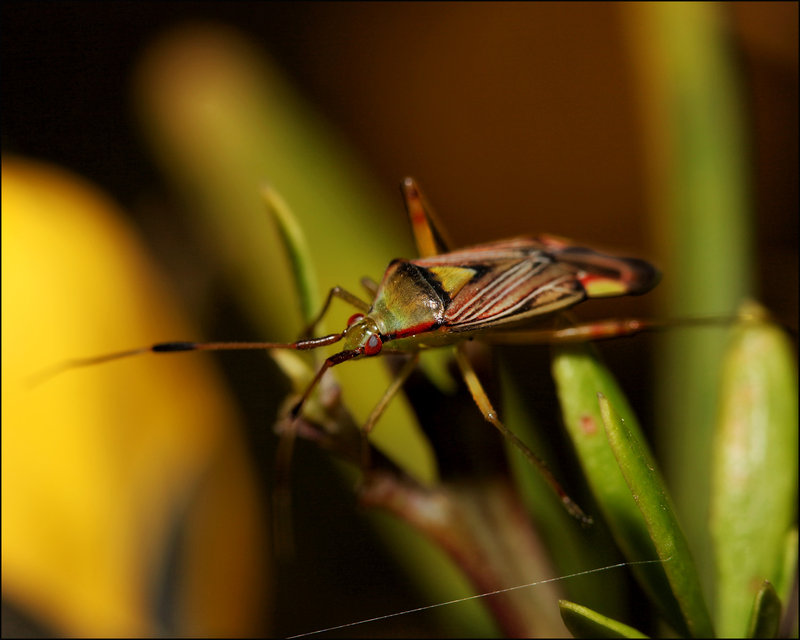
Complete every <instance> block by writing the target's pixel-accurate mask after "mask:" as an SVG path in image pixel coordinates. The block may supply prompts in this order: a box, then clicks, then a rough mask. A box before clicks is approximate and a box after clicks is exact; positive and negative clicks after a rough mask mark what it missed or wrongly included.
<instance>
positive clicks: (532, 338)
mask: <svg viewBox="0 0 800 640" xmlns="http://www.w3.org/2000/svg"><path fill="white" fill-rule="evenodd" d="M733 319H735V318H731V317H730V316H709V317H706V318H681V319H674V320H669V319H666V320H652V319H644V318H615V319H610V320H599V321H597V322H586V323H581V324H576V325H573V326H571V327H564V328H563V329H534V330H531V331H525V330H522V331H497V332H495V333H486V334H484V335H482V336H481V340H482V341H483V342H488V343H491V344H553V343H569V342H587V341H590V340H603V339H606V338H620V337H623V336H632V335H635V334H637V333H641V332H642V331H660V330H664V329H668V328H670V327H683V326H720V325H727V324H729V323H730V322H731V320H733Z"/></svg>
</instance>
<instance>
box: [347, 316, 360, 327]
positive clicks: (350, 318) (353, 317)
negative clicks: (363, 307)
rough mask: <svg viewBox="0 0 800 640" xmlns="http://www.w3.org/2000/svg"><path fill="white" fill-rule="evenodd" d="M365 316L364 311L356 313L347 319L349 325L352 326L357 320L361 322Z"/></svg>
mask: <svg viewBox="0 0 800 640" xmlns="http://www.w3.org/2000/svg"><path fill="white" fill-rule="evenodd" d="M363 317H364V314H363V313H354V314H353V315H352V316H350V317H349V318H348V319H347V326H348V327H352V326H353V325H354V324H355V323H356V322H359V321H360V320H361V319H362V318H363Z"/></svg>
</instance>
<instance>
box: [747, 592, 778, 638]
mask: <svg viewBox="0 0 800 640" xmlns="http://www.w3.org/2000/svg"><path fill="white" fill-rule="evenodd" d="M781 608H782V607H781V601H780V598H778V594H777V593H775V587H773V586H772V583H771V582H770V581H769V580H764V582H763V583H762V585H761V588H760V589H759V590H758V593H757V594H756V599H755V601H754V602H753V610H752V611H751V612H750V623H749V624H748V625H747V637H748V638H775V637H777V635H778V627H779V626H780V623H781Z"/></svg>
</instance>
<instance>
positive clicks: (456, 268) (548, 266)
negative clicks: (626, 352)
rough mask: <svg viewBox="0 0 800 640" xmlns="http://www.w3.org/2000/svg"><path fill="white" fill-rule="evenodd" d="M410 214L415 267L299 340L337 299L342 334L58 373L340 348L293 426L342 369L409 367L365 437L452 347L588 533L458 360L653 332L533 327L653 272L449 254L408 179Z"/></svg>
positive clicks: (568, 248)
mask: <svg viewBox="0 0 800 640" xmlns="http://www.w3.org/2000/svg"><path fill="white" fill-rule="evenodd" d="M402 190H403V194H404V198H405V204H406V208H407V211H408V214H409V218H410V222H411V227H412V231H413V235H414V239H415V242H416V245H417V249H418V252H419V254H420V257H419V258H417V259H414V260H401V259H398V260H394V261H392V262H391V263H390V264H389V266H388V267H387V269H386V272H385V273H384V275H383V278H382V280H381V282H380V284H378V285H377V286H375V285H371V286H369V287H368V288H369V289H370V290H371V292H372V294H373V299H372V302H371V303H367V302H364V301H363V300H362V299H361V298H359V297H358V296H357V295H355V294H353V293H350V292H349V291H347V290H345V289H343V288H341V287H335V288H333V289H331V290H330V292H329V293H328V296H327V299H326V301H325V304H324V305H323V308H322V310H321V311H320V313H319V314H318V316H317V318H316V319H315V320H314V322H312V324H311V326H310V327H309V328H308V329H307V330H306V331H305V332H304V335H305V336H308V335H310V334H311V332H312V331H313V329H314V327H315V325H316V324H317V323H318V322H319V321H320V320H321V319H322V317H323V316H324V315H325V314H326V312H327V310H328V308H329V306H330V303H331V301H332V300H333V298H334V297H338V298H340V299H342V300H344V301H345V302H347V303H348V304H350V305H352V306H353V307H355V308H356V309H357V310H358V312H357V313H355V314H353V315H352V316H351V317H350V319H349V321H348V323H347V326H346V327H345V328H344V330H342V331H341V332H339V333H333V334H330V335H327V336H322V337H303V338H301V339H299V340H297V341H295V342H291V343H275V342H165V343H158V344H154V345H151V346H149V347H143V348H140V349H133V350H128V351H123V352H117V353H112V354H107V355H104V356H99V357H94V358H87V359H82V360H73V361H70V362H68V363H66V364H65V365H62V367H60V368H59V369H63V368H69V367H74V366H84V365H91V364H98V363H101V362H106V361H109V360H114V359H118V358H123V357H127V356H132V355H136V354H140V353H144V352H148V351H150V352H154V353H167V352H176V351H229V350H247V349H292V350H308V349H315V348H317V347H322V346H327V345H332V344H336V343H341V344H342V345H343V346H342V349H341V350H340V351H338V352H337V353H335V354H333V355H331V356H329V357H328V358H327V359H325V361H324V363H323V364H322V366H321V367H320V368H319V370H318V371H317V373H316V375H315V376H314V378H313V380H312V381H311V383H310V384H309V385H308V386H307V387H306V389H305V391H304V392H303V394H302V396H301V398H300V400H299V401H298V402H297V404H296V405H295V406H294V407H293V408H292V410H291V416H292V417H293V418H296V417H297V416H299V415H300V413H301V411H302V409H303V406H304V404H305V403H306V401H307V400H308V398H309V396H310V395H311V393H312V391H313V390H314V389H315V387H316V386H317V384H318V383H319V381H320V379H321V378H322V376H323V375H324V374H325V372H326V371H327V370H328V369H330V368H331V367H333V366H336V365H339V364H341V363H343V362H346V361H348V360H356V359H360V358H368V357H373V356H377V355H379V354H402V355H405V356H406V357H407V360H406V362H405V364H404V365H403V366H402V367H401V369H400V371H399V373H398V374H397V376H396V378H395V381H394V382H393V383H392V384H391V385H390V387H389V388H388V389H387V391H386V392H385V393H384V395H383V397H382V398H381V400H380V401H379V402H378V404H377V406H376V407H375V408H374V410H373V411H372V413H371V414H370V416H369V417H368V419H367V421H366V423H365V424H364V426H363V431H364V432H365V433H368V432H369V431H370V430H371V429H372V428H373V427H374V426H375V424H376V422H377V420H378V419H379V417H380V415H381V414H382V412H383V411H384V409H385V408H386V406H387V405H388V403H389V401H390V400H391V398H392V397H393V396H394V395H395V394H396V393H397V391H398V390H399V389H400V387H401V386H402V384H403V382H404V381H405V380H406V379H407V378H408V377H409V376H410V374H411V373H412V371H413V370H414V368H415V366H416V363H417V360H418V356H419V353H420V352H421V351H424V350H427V349H432V348H437V347H442V346H447V345H454V346H455V356H456V362H457V364H458V367H459V369H460V371H461V374H462V376H463V378H464V381H465V382H466V385H467V387H468V389H469V391H470V393H471V395H472V397H473V399H474V401H475V403H476V404H477V405H478V408H479V410H480V411H481V413H482V415H483V417H484V419H485V420H486V421H487V422H489V423H491V424H492V425H493V426H494V427H496V428H497V429H498V430H499V431H500V432H501V433H502V434H503V435H504V436H505V437H506V438H507V439H509V440H510V441H511V442H512V444H513V445H514V446H515V447H516V448H517V449H519V450H520V451H521V452H522V453H523V454H524V455H525V457H526V458H527V460H528V461H529V462H530V463H531V464H533V465H534V466H535V467H536V468H537V469H538V470H539V472H540V473H541V474H542V475H543V477H544V479H545V480H546V481H547V482H548V483H549V485H550V486H551V487H552V489H553V490H554V491H555V492H556V494H557V495H558V496H559V498H560V499H561V501H562V503H563V504H564V506H565V508H566V509H567V511H568V512H569V513H570V514H572V515H573V516H574V517H576V518H577V519H579V520H581V521H582V522H584V523H588V522H590V518H588V516H586V515H585V514H584V513H583V511H582V510H581V509H580V508H579V507H578V505H577V504H575V503H574V502H573V501H572V500H571V499H570V498H569V496H567V494H566V493H565V492H564V490H563V489H562V488H561V486H560V484H559V483H558V482H557V481H556V479H555V478H554V477H553V475H552V474H551V472H550V471H549V470H548V469H547V467H546V465H545V464H544V463H543V462H542V460H541V459H540V458H539V457H537V456H536V455H535V454H534V453H533V452H532V451H531V450H530V449H529V448H528V447H527V446H526V445H525V444H524V443H523V442H522V441H521V440H520V439H519V438H518V437H517V436H516V435H514V433H513V432H511V431H510V430H509V429H508V428H506V426H505V425H504V424H503V423H502V422H501V421H500V419H499V418H498V415H497V411H495V409H494V407H493V405H492V403H491V401H490V400H489V397H488V395H487V394H486V392H485V391H484V389H483V387H482V385H481V383H480V381H479V379H478V377H477V375H476V374H475V371H474V369H473V367H472V365H471V364H470V361H469V360H468V358H467V356H466V354H465V351H464V344H463V343H464V342H465V341H468V340H473V339H477V340H480V341H482V342H486V343H490V344H491V343H495V344H509V343H512V344H513V343H535V342H548V343H549V342H571V341H585V340H590V339H599V338H606V337H614V336H620V335H629V334H632V333H636V332H638V331H640V330H642V329H644V328H647V327H650V326H653V323H646V322H644V321H642V320H610V321H605V322H601V323H592V324H584V325H576V326H572V327H568V328H565V329H560V330H548V329H541V328H539V329H537V328H536V323H537V321H539V320H541V319H543V318H547V317H549V316H552V315H553V314H555V313H556V312H559V311H563V310H565V309H567V308H569V307H572V306H574V305H576V304H578V303H579V302H581V301H583V300H586V299H587V298H598V297H609V296H623V295H639V294H642V293H646V292H647V291H649V290H650V289H651V288H652V287H654V286H655V285H656V284H657V282H658V280H659V273H658V271H657V270H656V269H655V268H654V267H653V266H652V265H650V264H649V263H647V262H645V261H643V260H639V259H636V258H620V257H615V256H611V255H608V254H603V253H600V252H597V251H594V250H592V249H589V248H584V247H578V246H574V245H572V244H571V243H570V242H568V241H566V240H563V239H560V238H556V237H552V236H538V237H520V238H514V239H509V240H501V241H497V242H491V243H486V244H481V245H475V246H472V247H467V248H463V249H459V250H456V251H448V247H447V244H446V242H445V241H444V239H443V236H442V234H441V233H440V231H439V230H438V229H437V228H436V226H435V224H434V222H433V220H432V214H431V211H430V208H429V207H427V205H426V203H425V200H424V198H423V196H422V194H421V192H420V190H419V188H418V187H417V185H416V182H415V181H414V180H413V179H412V178H406V179H405V180H404V181H403V183H402Z"/></svg>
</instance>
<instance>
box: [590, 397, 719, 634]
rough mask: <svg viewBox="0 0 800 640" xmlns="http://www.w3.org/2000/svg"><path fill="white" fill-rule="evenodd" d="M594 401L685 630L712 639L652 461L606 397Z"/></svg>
mask: <svg viewBox="0 0 800 640" xmlns="http://www.w3.org/2000/svg"><path fill="white" fill-rule="evenodd" d="M599 401H600V412H601V415H602V417H603V425H604V426H605V430H606V434H607V435H608V442H609V444H610V445H611V448H612V450H613V451H614V456H615V457H616V459H617V462H618V463H619V467H620V469H621V470H622V475H623V476H624V477H625V482H626V483H627V484H628V487H629V488H630V491H631V493H632V494H633V497H634V500H635V501H636V504H637V506H638V507H639V510H640V511H641V513H642V515H643V516H644V520H645V523H646V524H647V529H648V531H649V532H650V538H651V539H652V541H653V543H654V544H655V547H656V551H657V553H658V557H659V558H661V560H662V562H663V566H664V570H665V572H666V574H667V579H668V580H669V582H670V585H671V586H672V592H673V593H674V594H675V597H676V598H677V600H678V603H679V605H680V607H681V611H682V612H683V616H684V619H685V620H686V626H687V627H688V628H689V632H690V633H691V635H692V636H694V637H700V638H710V637H713V635H714V630H713V627H712V624H711V617H710V616H709V614H708V609H707V607H706V603H705V600H704V598H703V593H702V589H701V587H700V579H699V576H698V575H697V569H696V567H695V564H694V560H693V559H692V556H691V553H690V552H689V546H688V544H687V542H686V538H685V537H684V535H683V532H682V531H681V528H680V525H679V524H678V520H677V517H676V516H675V511H674V509H673V507H672V501H671V500H670V498H669V495H668V494H667V490H666V487H665V486H664V483H663V481H662V479H661V477H660V474H659V473H658V471H657V469H656V466H655V462H654V461H653V459H652V457H651V456H650V454H649V452H648V451H647V450H646V448H645V447H644V446H643V445H642V442H641V440H640V439H639V438H638V437H637V435H636V434H635V433H634V432H633V430H631V429H630V428H629V427H628V425H627V424H626V423H625V421H624V420H623V419H622V418H620V416H619V414H617V413H616V411H615V410H614V409H613V408H612V406H611V405H610V403H609V401H608V399H607V398H606V397H605V396H603V395H602V394H600V395H599Z"/></svg>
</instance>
